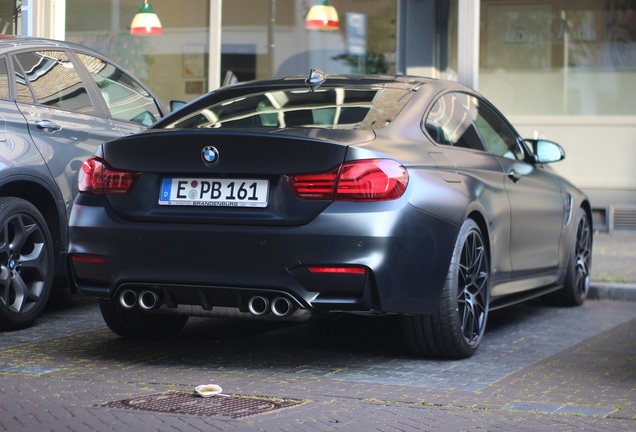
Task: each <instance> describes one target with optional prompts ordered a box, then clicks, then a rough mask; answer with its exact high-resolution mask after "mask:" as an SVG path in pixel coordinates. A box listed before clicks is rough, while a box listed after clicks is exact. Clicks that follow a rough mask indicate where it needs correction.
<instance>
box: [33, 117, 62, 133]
mask: <svg viewBox="0 0 636 432" xmlns="http://www.w3.org/2000/svg"><path fill="white" fill-rule="evenodd" d="M35 126H37V128H38V129H44V130H45V131H50V132H53V131H58V130H60V129H62V126H60V125H59V124H57V123H53V122H52V121H50V120H39V121H36V122H35Z"/></svg>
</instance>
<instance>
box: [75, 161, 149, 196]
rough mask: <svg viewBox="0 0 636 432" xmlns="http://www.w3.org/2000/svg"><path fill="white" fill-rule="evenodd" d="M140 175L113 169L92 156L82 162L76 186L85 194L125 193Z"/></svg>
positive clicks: (130, 189)
mask: <svg viewBox="0 0 636 432" xmlns="http://www.w3.org/2000/svg"><path fill="white" fill-rule="evenodd" d="M140 176H141V173H136V172H131V171H117V170H114V169H112V168H110V167H109V166H108V165H107V164H106V162H104V160H102V159H101V158H99V157H97V156H93V157H91V158H90V159H88V160H87V161H86V162H84V163H83V164H82V168H81V169H80V171H79V179H78V187H79V191H80V192H81V193H85V194H94V195H126V194H128V193H130V191H132V189H133V187H134V185H135V182H136V181H137V179H138V178H139V177H140Z"/></svg>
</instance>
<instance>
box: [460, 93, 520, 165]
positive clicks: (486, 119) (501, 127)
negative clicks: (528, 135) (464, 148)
mask: <svg viewBox="0 0 636 432" xmlns="http://www.w3.org/2000/svg"><path fill="white" fill-rule="evenodd" d="M464 96H467V97H468V103H469V107H470V108H469V109H468V112H469V114H470V116H471V117H472V119H473V121H474V122H475V125H476V126H477V130H478V131H479V134H480V135H481V138H482V140H483V141H484V146H485V147H486V151H487V152H488V153H490V154H493V155H495V156H502V157H505V158H508V159H520V160H523V158H524V157H523V156H524V155H523V150H522V149H521V146H520V145H519V139H518V137H517V134H516V133H515V132H514V131H513V130H512V129H511V128H510V126H508V123H507V122H506V121H505V120H504V119H503V118H502V117H501V116H500V115H499V114H498V113H497V112H496V111H495V110H493V109H492V108H491V107H490V106H489V105H488V104H487V103H485V102H483V101H481V100H479V99H477V98H476V97H473V96H468V95H464Z"/></svg>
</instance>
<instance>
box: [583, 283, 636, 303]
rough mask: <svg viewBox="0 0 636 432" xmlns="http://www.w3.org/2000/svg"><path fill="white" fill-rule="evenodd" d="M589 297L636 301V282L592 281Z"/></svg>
mask: <svg viewBox="0 0 636 432" xmlns="http://www.w3.org/2000/svg"><path fill="white" fill-rule="evenodd" d="M588 298H590V299H610V300H623V301H634V302H636V284H632V283H612V282H592V283H591V284H590V292H589V294H588Z"/></svg>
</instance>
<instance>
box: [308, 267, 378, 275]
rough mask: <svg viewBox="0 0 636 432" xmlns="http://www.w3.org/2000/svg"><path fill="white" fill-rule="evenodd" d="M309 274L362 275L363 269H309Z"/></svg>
mask: <svg viewBox="0 0 636 432" xmlns="http://www.w3.org/2000/svg"><path fill="white" fill-rule="evenodd" d="M309 271H310V272H311V273H339V274H364V273H365V271H366V270H365V269H364V267H309Z"/></svg>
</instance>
